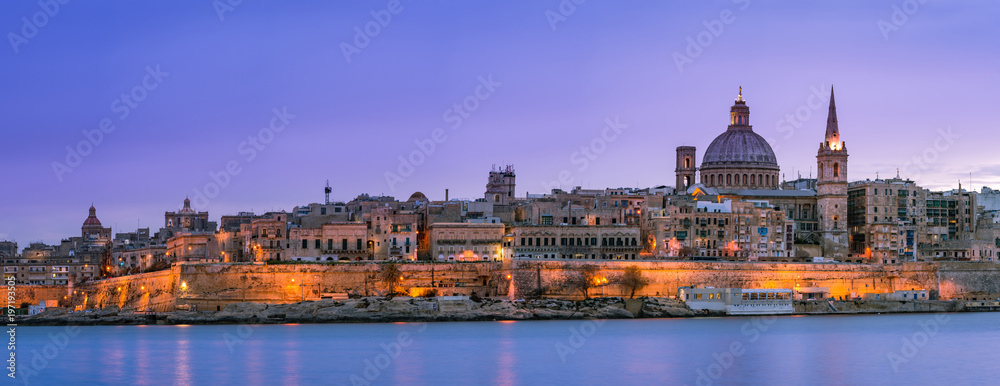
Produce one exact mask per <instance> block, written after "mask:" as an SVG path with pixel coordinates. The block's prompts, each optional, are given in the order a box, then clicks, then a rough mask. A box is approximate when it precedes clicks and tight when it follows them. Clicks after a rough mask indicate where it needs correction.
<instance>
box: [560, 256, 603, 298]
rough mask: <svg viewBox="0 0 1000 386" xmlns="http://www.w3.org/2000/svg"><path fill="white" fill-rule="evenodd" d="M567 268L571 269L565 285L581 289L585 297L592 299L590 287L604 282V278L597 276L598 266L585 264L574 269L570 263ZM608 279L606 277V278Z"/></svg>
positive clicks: (576, 289) (571, 288)
mask: <svg viewBox="0 0 1000 386" xmlns="http://www.w3.org/2000/svg"><path fill="white" fill-rule="evenodd" d="M566 268H567V269H568V270H570V271H569V272H568V273H567V276H566V279H565V287H566V288H568V289H570V290H572V291H579V292H580V294H582V295H583V298H584V299H590V289H591V288H594V287H596V286H597V285H598V284H603V283H602V279H603V278H599V277H598V276H597V266H595V265H593V264H584V265H581V266H580V267H579V268H577V269H574V268H572V267H571V266H570V265H567V266H566ZM604 281H606V279H604Z"/></svg>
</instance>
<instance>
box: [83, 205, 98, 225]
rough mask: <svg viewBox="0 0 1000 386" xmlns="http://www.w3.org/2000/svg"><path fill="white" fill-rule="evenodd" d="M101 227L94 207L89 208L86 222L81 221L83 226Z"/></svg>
mask: <svg viewBox="0 0 1000 386" xmlns="http://www.w3.org/2000/svg"><path fill="white" fill-rule="evenodd" d="M88 225H91V226H101V220H98V219H97V209H96V208H94V205H91V206H90V214H89V215H88V216H87V219H86V220H83V226H88Z"/></svg>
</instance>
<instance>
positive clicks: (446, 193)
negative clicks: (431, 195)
mask: <svg viewBox="0 0 1000 386" xmlns="http://www.w3.org/2000/svg"><path fill="white" fill-rule="evenodd" d="M444 200H445V201H448V189H445V190H444Z"/></svg>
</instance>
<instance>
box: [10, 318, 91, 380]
mask: <svg viewBox="0 0 1000 386" xmlns="http://www.w3.org/2000/svg"><path fill="white" fill-rule="evenodd" d="M77 335H80V327H79V326H66V327H65V328H64V329H63V331H60V332H58V333H49V335H48V337H49V342H48V343H46V344H45V345H44V346H42V349H41V351H39V350H37V349H32V350H31V361H30V362H28V364H27V366H25V365H23V364H22V365H21V373H20V375H21V376H20V378H21V382H23V383H24V384H25V385H27V384H30V383H31V377H33V376H35V375H38V374H39V373H40V372H42V371H44V370H45V369H46V368H48V367H49V363H51V362H52V361H54V360H55V359H56V358H58V357H59V354H60V353H61V352H62V351H63V350H64V349H66V346H69V343H70V338H73V337H75V336H77ZM22 347H23V346H22Z"/></svg>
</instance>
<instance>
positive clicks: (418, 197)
mask: <svg viewBox="0 0 1000 386" xmlns="http://www.w3.org/2000/svg"><path fill="white" fill-rule="evenodd" d="M416 201H427V196H425V195H424V194H423V193H420V192H416V193H413V194H411V195H410V199H408V200H406V202H416Z"/></svg>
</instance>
